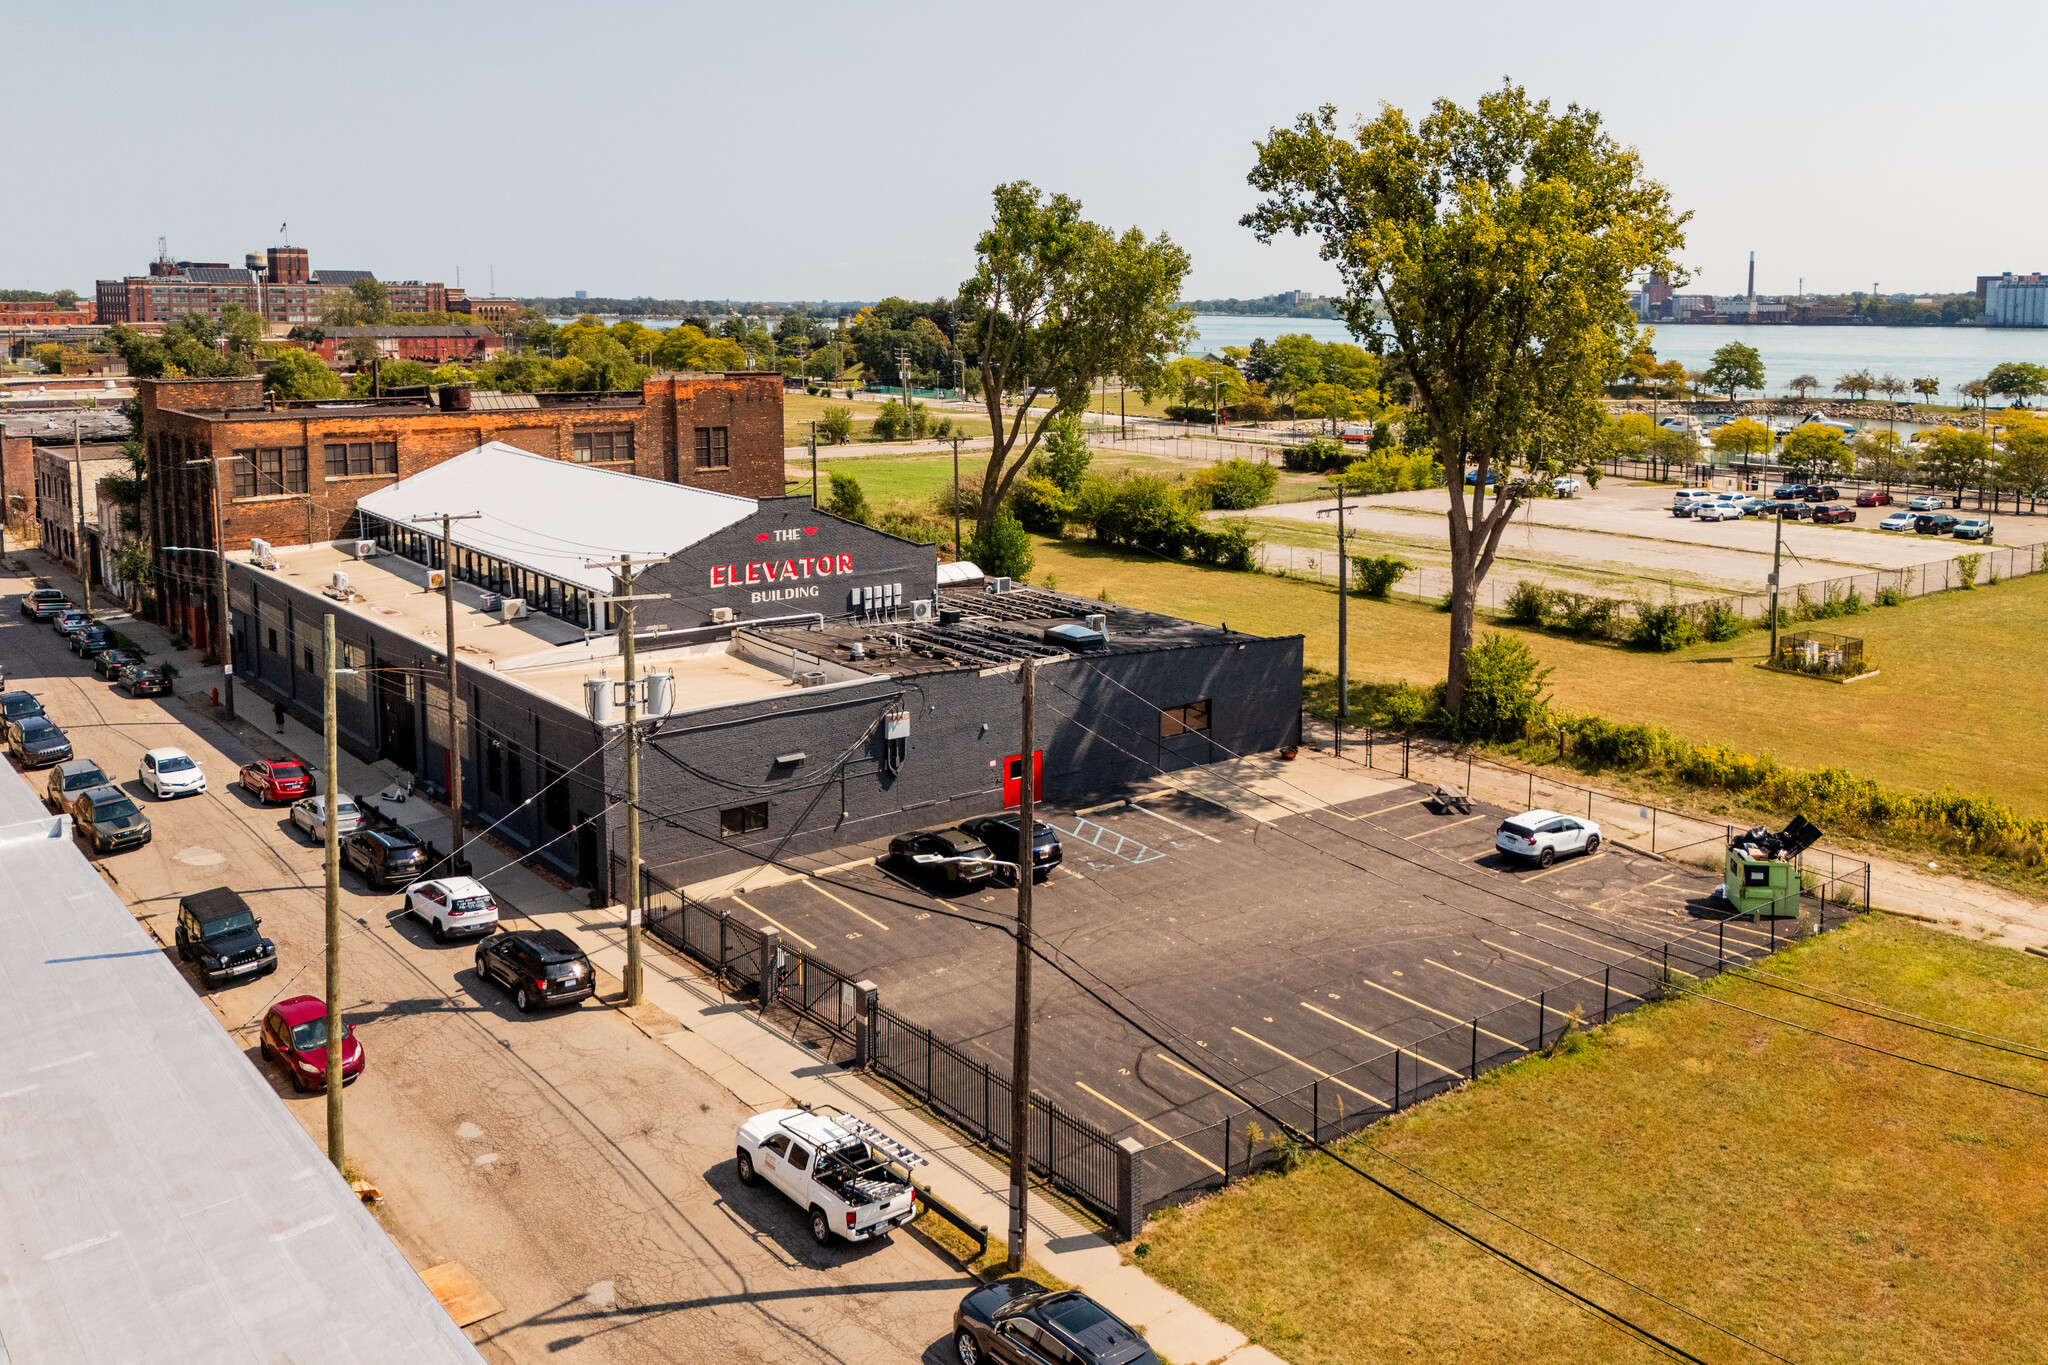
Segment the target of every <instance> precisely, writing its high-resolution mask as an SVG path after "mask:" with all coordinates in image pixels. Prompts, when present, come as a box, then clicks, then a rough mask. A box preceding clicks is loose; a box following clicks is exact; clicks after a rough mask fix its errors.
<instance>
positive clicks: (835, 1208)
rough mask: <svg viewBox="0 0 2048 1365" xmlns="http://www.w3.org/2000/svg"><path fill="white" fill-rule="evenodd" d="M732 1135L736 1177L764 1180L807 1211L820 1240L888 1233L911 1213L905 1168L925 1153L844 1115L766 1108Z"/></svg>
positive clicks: (913, 1202) (912, 1198) (745, 1181)
mask: <svg viewBox="0 0 2048 1365" xmlns="http://www.w3.org/2000/svg"><path fill="white" fill-rule="evenodd" d="M737 1141H738V1147H739V1154H738V1156H737V1158H736V1159H735V1165H736V1166H737V1168H738V1171H739V1177H740V1184H742V1185H753V1184H756V1183H757V1182H759V1181H761V1180H766V1181H767V1182H768V1183H769V1184H771V1185H773V1186H775V1188H777V1189H778V1190H781V1191H782V1192H783V1193H784V1194H786V1195H788V1196H789V1197H790V1198H791V1199H793V1200H795V1201H796V1205H797V1207H798V1208H801V1209H806V1210H808V1211H809V1213H810V1219H811V1237H812V1239H813V1240H814V1241H816V1242H817V1243H818V1245H819V1246H826V1245H828V1244H829V1243H830V1242H831V1240H832V1239H833V1238H834V1237H844V1238H845V1239H846V1240H847V1241H849V1242H858V1241H863V1240H866V1239H869V1238H878V1237H887V1236H888V1235H889V1234H890V1233H891V1232H892V1231H894V1230H895V1229H897V1228H900V1227H902V1226H903V1225H904V1224H905V1223H908V1222H909V1221H910V1220H911V1219H913V1218H915V1217H917V1192H916V1191H915V1190H914V1189H913V1188H912V1187H911V1184H910V1171H911V1168H912V1167H916V1166H922V1165H924V1164H925V1159H924V1158H923V1157H922V1156H919V1155H918V1154H917V1153H916V1152H913V1151H911V1150H910V1148H908V1147H906V1146H904V1145H903V1144H902V1143H900V1142H898V1141H896V1140H895V1139H894V1138H892V1137H890V1136H889V1135H888V1134H886V1133H883V1132H881V1131H879V1130H877V1129H876V1128H874V1127H873V1126H872V1125H870V1124H868V1123H866V1122H863V1121H862V1120H860V1119H857V1118H855V1117H854V1116H853V1115H851V1114H838V1115H829V1116H828V1115H825V1114H818V1113H813V1112H812V1111H811V1110H808V1109H770V1110H768V1111H767V1112H766V1113H762V1114H756V1115H754V1117H752V1118H750V1119H748V1120H747V1121H746V1122H745V1123H743V1124H741V1125H740V1130H739V1134H738V1140H737Z"/></svg>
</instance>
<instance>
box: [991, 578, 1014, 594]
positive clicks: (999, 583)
mask: <svg viewBox="0 0 2048 1365" xmlns="http://www.w3.org/2000/svg"><path fill="white" fill-rule="evenodd" d="M988 590H989V591H990V592H1008V591H1009V590H1010V580H1009V579H1007V578H991V579H990V580H989V581H988Z"/></svg>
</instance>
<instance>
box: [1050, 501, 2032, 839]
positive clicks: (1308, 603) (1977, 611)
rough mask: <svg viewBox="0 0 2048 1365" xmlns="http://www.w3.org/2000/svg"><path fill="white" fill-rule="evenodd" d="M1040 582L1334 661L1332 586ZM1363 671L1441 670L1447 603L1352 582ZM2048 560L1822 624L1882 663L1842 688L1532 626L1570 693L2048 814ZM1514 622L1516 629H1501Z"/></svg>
mask: <svg viewBox="0 0 2048 1365" xmlns="http://www.w3.org/2000/svg"><path fill="white" fill-rule="evenodd" d="M1036 543H1037V549H1038V562H1037V565H1036V567H1035V568H1034V569H1033V571H1032V574H1031V581H1032V582H1034V583H1043V582H1045V581H1046V576H1047V575H1051V576H1052V577H1053V578H1054V579H1055V580H1057V583H1058V586H1059V587H1061V588H1063V589H1065V590H1067V591H1069V592H1078V593H1084V594H1087V595H1090V596H1097V595H1106V596H1107V597H1108V598H1109V599H1110V600H1111V601H1114V602H1119V603H1124V604H1126V605H1130V606H1136V607H1145V608H1150V609H1152V610H1156V611H1163V612H1170V613H1173V614H1174V615H1177V616H1182V617H1186V618H1188V619H1191V620H1196V621H1211V622H1221V621H1228V622H1229V623H1230V624H1231V625H1233V626H1235V627H1237V628H1238V629H1241V630H1249V631H1252V632H1255V633H1258V634H1262V635H1302V636H1305V637H1306V646H1307V648H1306V656H1307V662H1308V663H1309V664H1310V665H1311V666H1313V667H1317V668H1323V669H1334V668H1335V667H1336V663H1337V630H1336V626H1337V603H1336V600H1335V599H1336V591H1335V589H1334V587H1329V586H1324V585H1321V584H1316V583H1309V582H1304V581H1300V580H1295V579H1281V578H1276V577H1273V576H1271V575H1266V574H1238V573H1230V572H1227V571H1224V570H1221V569H1210V568H1204V567H1200V566H1197V565H1192V564H1183V563H1167V562H1163V561H1160V560H1155V559H1141V558H1139V557H1136V556H1132V555H1125V554H1118V553H1111V552H1108V551H1105V550H1101V549H1098V548H1096V547H1095V546H1093V545H1092V544H1089V543H1088V542H1085V541H1057V542H1055V541H1045V540H1038V541H1037V542H1036ZM1350 618H1351V651H1350V654H1351V659H1350V662H1351V671H1352V676H1353V678H1354V679H1355V680H1360V681H1375V682H1397V681H1403V680H1405V681H1409V682H1414V683H1417V684H1422V685H1426V684H1430V683H1434V682H1436V681H1438V680H1440V679H1441V678H1442V677H1443V676H1444V665H1445V656H1446V654H1447V652H1448V649H1449V639H1450V622H1449V618H1448V617H1446V616H1444V615H1442V614H1441V613H1438V612H1436V611H1434V610H1432V609H1431V608H1430V607H1428V606H1425V605H1421V604H1417V603H1412V602H1374V601H1370V600H1368V599H1366V598H1362V597H1353V598H1352V599H1351V607H1350ZM2043 619H2048V574H2035V575H2030V576H2028V577H2025V578H2016V579H2009V580H2007V581H2006V582H2004V583H2001V584H1999V585H1998V586H1997V587H1995V588H1979V589H1977V590H1976V591H1974V592H1954V593H1944V594H1941V595H1939V596H1935V597H1927V598H1921V599H1917V600H1915V601H1912V602H1909V603H1907V604H1906V605H1905V606H1902V607H1883V608H1877V609H1874V610H1872V611H1869V612H1866V613H1865V614H1863V615H1861V616H1857V617H1852V618H1849V619H1847V620H1841V621H1834V622H1822V623H1820V624H1821V625H1822V626H1823V627H1824V628H1826V629H1830V630H1835V631H1839V632H1841V633H1843V634H1849V635H1860V636H1862V637H1863V639H1864V642H1865V649H1866V651H1867V653H1868V656H1869V657H1870V658H1871V660H1872V661H1873V662H1874V663H1875V665H1876V667H1877V668H1878V669H1879V670H1880V672H1879V674H1878V676H1877V677H1875V678H1870V679H1868V680H1866V681H1863V682H1858V683H1854V684H1850V685H1848V686H1842V685H1839V684H1834V683H1827V682H1820V681H1816V680H1814V679H1809V678H1802V677H1795V676H1790V675H1786V674H1780V673H1771V672H1765V671H1763V670H1761V669H1757V668H1755V667H1752V665H1753V664H1755V663H1756V662H1757V661H1758V660H1759V659H1761V658H1762V657H1763V654H1764V650H1765V641H1766V638H1767V637H1766V636H1765V635H1764V633H1763V632H1761V631H1753V632H1751V633H1749V634H1747V635H1743V636H1740V637H1738V638H1737V639H1735V640H1733V641H1730V642H1729V643H1726V644H1701V645H1695V646H1693V647H1692V648H1690V649H1685V650H1681V651H1679V652H1677V653H1674V654H1649V653H1642V652H1638V651H1635V650H1628V649H1620V648H1616V647H1613V646H1608V645H1592V644H1585V643H1581V642H1579V641H1575V640H1568V639H1565V638H1563V637H1560V636H1552V635H1547V634H1544V633H1543V632H1540V631H1535V632H1526V634H1527V635H1528V638H1529V640H1530V643H1531V645H1532V646H1533V647H1534V649H1535V651H1536V653H1537V656H1538V657H1539V658H1541V659H1542V661H1543V662H1544V663H1545V664H1547V665H1549V666H1551V667H1552V668H1553V669H1554V670H1555V672H1553V673H1552V675H1551V678H1550V686H1551V689H1552V691H1553V693H1554V695H1555V699H1556V702H1557V704H1558V705H1560V706H1564V707H1567V708H1569V709H1572V710H1579V711H1594V712H1598V713H1599V714H1601V715H1603V716H1606V717H1608V718H1609V719H1612V720H1622V721H1642V722H1649V723H1654V724H1658V725H1663V726H1665V727H1667V728H1669V729H1670V730H1672V731H1674V732H1676V733H1678V734H1682V735H1685V736H1686V737H1688V738H1690V739H1693V740H1695V741H1712V742H1718V743H1722V744H1728V745H1732V746H1734V747H1735V748H1738V749H1743V750H1747V751H1749V752H1752V753H1755V752H1768V753H1771V754H1773V755H1775V756H1776V757H1777V758H1778V759H1779V760H1780V761H1781V762H1786V763H1793V764H1797V765H1800V766H1803V767H1814V766H1819V765H1823V764H1833V765H1838V766H1840V767H1844V768H1847V769H1849V770H1850V771H1851V772H1854V773H1857V774H1858V775H1860V776H1864V777H1869V778H1874V779H1876V780H1877V781H1880V782H1884V783H1887V784H1890V785H1893V786H1899V787H1906V788H1911V789H1915V790H1921V791H1932V790H1935V789H1937V788H1939V787H1941V786H1943V785H1951V786H1955V787H1958V788H1961V789H1963V790H1965V791H1972V792H1979V793H1983V794H1987V795H1990V796H1994V797H1997V798H1998V799H2000V800H2002V801H2005V802H2008V803H2009V804H2011V805H2012V806H2014V807H2015V808H2017V809H2019V810H2021V811H2024V812H2026V813H2028V814H2043V813H2048V733H2044V728H2043V726H2042V724H2041V711H2042V704H2041V683H2040V680H2041V679H2042V678H2043V677H2044V676H2048V631H2044V630H2042V629H2041V625H2040V623H2041V621H2042V620H2043ZM1504 629H1505V627H1504Z"/></svg>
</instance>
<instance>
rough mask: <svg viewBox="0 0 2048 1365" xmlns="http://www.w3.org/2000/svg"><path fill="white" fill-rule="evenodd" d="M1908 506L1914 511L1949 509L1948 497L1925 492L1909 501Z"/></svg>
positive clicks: (1909, 509)
mask: <svg viewBox="0 0 2048 1365" xmlns="http://www.w3.org/2000/svg"><path fill="white" fill-rule="evenodd" d="M1906 508H1907V510H1908V511H1913V512H1942V511H1946V510H1947V509H1948V499H1947V498H1942V497H1933V496H1930V495H1928V494H1925V493H1923V494H1921V495H1920V496H1919V497H1917V498H1914V499H1913V500H1912V501H1911V502H1909V503H1907V504H1906Z"/></svg>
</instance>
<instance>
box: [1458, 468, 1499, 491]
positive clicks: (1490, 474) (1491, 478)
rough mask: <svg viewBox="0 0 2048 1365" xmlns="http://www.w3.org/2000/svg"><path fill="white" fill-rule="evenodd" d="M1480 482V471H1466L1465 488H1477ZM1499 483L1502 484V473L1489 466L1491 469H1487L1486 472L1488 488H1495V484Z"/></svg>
mask: <svg viewBox="0 0 2048 1365" xmlns="http://www.w3.org/2000/svg"><path fill="white" fill-rule="evenodd" d="M1478 482H1479V471H1478V470H1476V469H1468V470H1466V471H1465V486H1466V487H1467V488H1471V487H1473V486H1475V485H1476V484H1478ZM1499 482H1500V471H1499V470H1497V469H1494V468H1492V467H1491V466H1489V467H1488V468H1487V471H1486V486H1487V487H1488V488H1491V487H1493V486H1494V485H1495V484H1497V483H1499Z"/></svg>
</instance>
